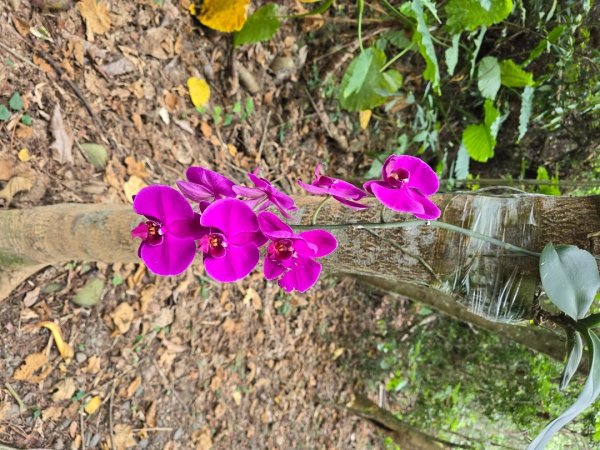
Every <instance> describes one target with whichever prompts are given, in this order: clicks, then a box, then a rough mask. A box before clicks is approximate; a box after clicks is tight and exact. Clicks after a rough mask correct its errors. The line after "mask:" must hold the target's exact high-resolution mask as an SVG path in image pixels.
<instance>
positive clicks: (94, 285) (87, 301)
mask: <svg viewBox="0 0 600 450" xmlns="http://www.w3.org/2000/svg"><path fill="white" fill-rule="evenodd" d="M103 290H104V280H102V279H101V278H97V277H96V278H90V279H89V280H88V281H87V282H86V283H85V284H84V285H83V287H81V288H80V289H79V290H78V291H77V293H76V294H75V296H74V297H73V298H72V299H71V301H72V302H73V303H75V304H76V305H79V306H83V307H90V306H94V305H97V304H98V303H100V297H102V291H103Z"/></svg>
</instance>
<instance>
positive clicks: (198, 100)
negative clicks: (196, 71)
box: [187, 77, 210, 108]
mask: <svg viewBox="0 0 600 450" xmlns="http://www.w3.org/2000/svg"><path fill="white" fill-rule="evenodd" d="M187 86H188V90H189V91H190V98H191V99H192V104H193V105H194V107H196V108H204V107H205V106H206V104H207V103H208V100H210V86H209V85H208V83H207V82H206V81H205V80H203V79H202V78H196V77H190V78H188V80H187Z"/></svg>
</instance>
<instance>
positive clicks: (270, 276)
mask: <svg viewBox="0 0 600 450" xmlns="http://www.w3.org/2000/svg"><path fill="white" fill-rule="evenodd" d="M285 270H286V269H285V267H284V266H283V265H281V264H280V263H279V262H276V261H273V260H272V259H271V258H269V255H267V256H265V263H264V274H265V278H266V279H267V280H269V281H270V280H274V279H275V278H277V277H279V276H280V275H281V274H282V273H283V272H285Z"/></svg>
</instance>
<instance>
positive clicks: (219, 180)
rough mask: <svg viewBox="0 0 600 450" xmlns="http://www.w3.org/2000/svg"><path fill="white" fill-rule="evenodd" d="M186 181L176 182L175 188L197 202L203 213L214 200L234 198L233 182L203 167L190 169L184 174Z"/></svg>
mask: <svg viewBox="0 0 600 450" xmlns="http://www.w3.org/2000/svg"><path fill="white" fill-rule="evenodd" d="M185 176H186V177H187V179H188V181H182V180H180V181H178V182H177V187H179V190H180V191H181V192H182V193H183V195H185V196H186V197H187V198H189V199H190V200H192V201H193V202H198V204H199V205H200V211H204V210H205V209H206V207H207V206H208V205H210V204H211V203H212V202H214V201H215V200H219V199H221V198H227V197H235V192H233V189H232V188H233V186H234V184H235V183H234V182H233V181H231V180H230V179H229V178H227V177H224V176H223V175H221V174H218V173H216V172H213V171H212V170H208V169H205V168H203V167H190V168H188V170H187V171H186V173H185Z"/></svg>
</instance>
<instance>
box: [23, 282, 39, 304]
mask: <svg viewBox="0 0 600 450" xmlns="http://www.w3.org/2000/svg"><path fill="white" fill-rule="evenodd" d="M40 291H41V288H40V287H39V286H38V287H36V288H35V289H32V290H31V291H29V292H28V293H27V294H25V298H24V299H23V305H25V306H26V307H27V308H29V307H31V306H33V305H35V302H37V300H38V297H39V296H40Z"/></svg>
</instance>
